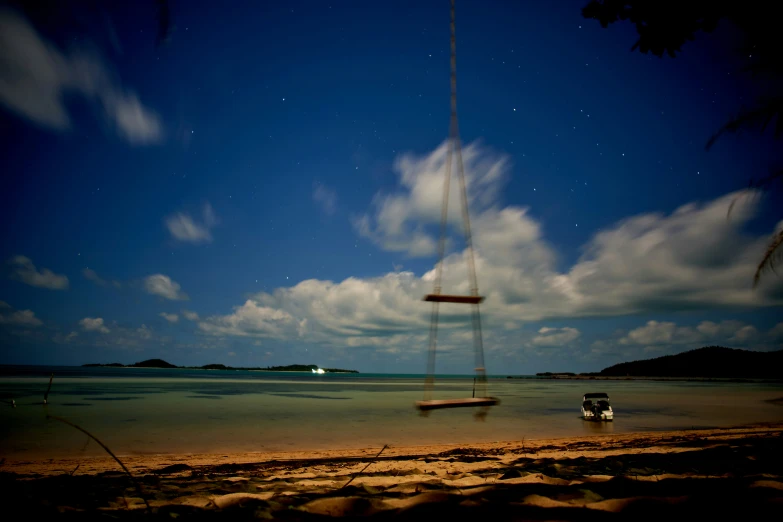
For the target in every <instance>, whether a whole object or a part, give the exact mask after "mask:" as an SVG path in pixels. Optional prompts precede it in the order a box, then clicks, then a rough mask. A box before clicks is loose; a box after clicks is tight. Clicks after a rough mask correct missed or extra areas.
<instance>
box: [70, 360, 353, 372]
mask: <svg viewBox="0 0 783 522" xmlns="http://www.w3.org/2000/svg"><path fill="white" fill-rule="evenodd" d="M82 367H83V368H171V369H180V370H254V371H261V372H312V371H313V370H318V366H317V365H315V364H289V365H288V366H267V367H266V368H260V367H255V368H245V367H233V366H226V365H225V364H205V365H204V366H176V365H174V364H171V363H169V362H166V361H164V360H163V359H147V360H146V361H141V362H137V363H134V364H121V363H109V364H98V363H92V364H82ZM323 371H324V373H359V372H358V371H356V370H341V369H339V368H323Z"/></svg>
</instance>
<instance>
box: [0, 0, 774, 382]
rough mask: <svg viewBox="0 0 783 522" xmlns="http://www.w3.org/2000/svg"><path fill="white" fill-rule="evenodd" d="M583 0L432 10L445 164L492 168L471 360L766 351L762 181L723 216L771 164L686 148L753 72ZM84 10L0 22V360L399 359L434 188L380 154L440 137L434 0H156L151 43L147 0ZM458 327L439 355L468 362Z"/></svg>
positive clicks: (748, 154)
mask: <svg viewBox="0 0 783 522" xmlns="http://www.w3.org/2000/svg"><path fill="white" fill-rule="evenodd" d="M583 4H584V1H568V2H556V3H552V4H551V5H550V4H549V3H530V2H513V3H511V2H478V1H471V0H460V1H459V2H458V6H457V9H458V11H457V40H458V53H459V54H458V91H459V101H458V104H459V115H460V128H461V135H462V139H463V142H464V143H465V144H466V146H467V145H469V144H473V147H474V148H473V149H472V150H473V151H474V152H475V154H477V155H479V156H480V157H482V158H484V159H485V161H484V162H480V163H478V164H477V166H476V167H475V169H473V171H471V169H470V168H469V175H471V172H472V173H473V174H472V175H474V176H475V177H477V178H480V177H481V176H484V175H485V174H486V171H487V169H488V166H490V165H497V166H498V169H499V171H501V172H502V173H503V180H495V181H491V182H489V183H490V186H491V187H493V188H494V190H493V191H491V194H490V196H488V198H489V199H485V200H482V201H481V202H478V201H477V202H476V203H475V206H474V207H472V208H471V211H472V213H473V217H474V220H476V221H478V222H482V223H483V225H481V224H480V225H478V226H477V227H476V235H477V237H476V242H477V244H478V254H479V256H482V255H485V256H486V257H487V263H486V264H484V265H482V264H481V263H480V265H479V274H478V276H479V284H480V287H481V288H482V289H483V291H484V293H485V295H487V296H488V299H487V302H486V306H485V307H484V313H485V319H486V321H487V328H486V331H485V333H486V336H487V338H486V340H485V344H486V346H487V367H488V369H489V371H490V373H502V372H509V373H534V372H537V371H547V370H562V371H566V370H571V371H590V370H598V369H600V368H602V367H604V366H607V365H609V364H612V363H615V362H620V361H623V360H626V359H634V358H640V357H651V356H657V355H661V354H664V353H674V352H679V351H683V350H686V349H691V348H695V347H699V346H703V345H707V344H722V345H726V346H734V347H738V348H739V347H741V348H750V349H765V350H769V349H779V348H781V347H783V345H782V344H781V343H782V342H783V326H780V325H779V324H778V321H779V320H780V317H781V313H780V312H781V308H780V304H781V302H783V294H782V292H781V284H780V280H779V279H776V276H775V275H774V274H772V275H770V276H769V277H768V278H766V279H765V283H764V285H762V287H761V288H760V289H759V290H756V291H755V292H753V291H751V290H750V282H751V280H752V274H753V270H754V268H755V263H757V261H758V259H759V258H760V256H761V253H762V249H763V247H764V242H765V240H766V238H768V237H769V234H771V233H772V232H773V230H774V228H775V226H776V222H777V220H779V219H780V218H781V216H780V214H779V212H778V211H776V209H775V205H779V204H780V200H779V196H772V199H767V200H764V199H761V200H758V201H749V200H748V201H749V202H748V203H746V204H744V205H743V206H742V210H741V211H740V212H738V213H737V215H736V217H735V218H734V219H733V220H732V221H730V222H727V221H726V220H725V210H726V209H727V208H728V201H729V200H730V199H731V197H730V196H727V195H728V194H730V193H731V192H733V191H735V190H737V189H740V188H742V187H744V186H745V185H746V184H747V182H748V180H749V179H750V178H752V177H756V178H758V177H761V176H763V175H765V174H766V172H767V170H768V168H769V167H770V166H771V165H774V164H776V162H779V161H780V160H781V155H780V153H779V152H775V150H776V149H775V147H774V145H775V144H774V143H773V141H772V140H771V138H768V137H762V138H759V137H757V136H755V135H748V136H745V135H739V136H728V137H727V138H725V139H723V140H721V141H719V142H718V144H717V145H716V146H715V147H714V148H713V150H711V151H709V152H706V151H705V150H704V143H705V142H706V140H707V139H708V138H709V136H710V135H711V134H712V133H713V132H714V131H715V130H716V129H717V128H719V127H720V125H721V124H722V123H723V122H725V121H726V120H727V119H728V118H729V117H731V116H732V115H733V114H735V113H736V112H737V111H738V110H739V109H740V107H741V106H742V105H743V104H747V103H751V102H752V100H753V99H754V98H753V95H754V93H755V92H756V91H757V84H754V83H753V82H752V81H751V79H750V78H748V77H746V76H745V75H744V74H743V73H741V72H740V69H741V67H742V65H743V64H744V63H746V62H745V60H746V57H744V56H738V55H736V53H735V52H734V48H735V45H734V44H735V43H736V39H735V38H734V36H733V35H732V33H731V31H730V30H728V28H726V27H724V28H722V29H721V30H719V31H718V32H717V33H716V34H713V35H706V36H705V35H700V36H699V38H697V40H696V41H694V42H691V43H687V44H686V45H685V46H684V49H683V52H682V54H681V56H679V57H678V58H676V59H670V58H668V57H667V58H664V59H660V58H657V57H653V56H646V55H643V54H640V53H638V52H630V51H629V49H630V47H631V45H633V43H634V42H635V40H636V34H635V30H634V29H633V27H632V26H630V25H628V24H615V25H613V26H611V27H610V28H608V29H602V28H601V27H600V25H599V24H598V23H597V22H595V21H591V20H585V19H583V18H582V17H581V13H580V11H581V8H582V7H583ZM64 5H67V3H65V4H64ZM99 5H104V6H105V7H104V9H103V10H94V9H93V10H91V9H87V8H85V7H84V5H83V4H82V3H74V4H73V7H71V8H66V7H62V8H61V10H60V11H58V12H56V13H47V12H35V13H28V14H27V15H25V14H24V13H22V12H20V11H18V10H14V9H13V8H3V11H2V13H1V14H0V18H2V20H0V22H1V23H2V27H3V34H4V35H3V37H2V38H3V40H2V44H1V47H0V64H2V63H5V64H6V67H0V75H2V77H0V140H2V148H3V150H2V159H1V160H0V161H1V163H0V171H2V180H1V181H0V188H1V189H2V190H0V222H1V223H2V242H1V243H0V259H2V263H3V274H2V277H0V301H2V302H0V306H2V308H1V309H0V362H2V363H32V364H53V363H58V364H81V363H84V362H113V361H119V362H125V363H130V362H135V361H137V360H142V359H145V358H151V357H162V358H164V359H166V360H169V361H170V362H173V363H175V364H206V363H212V362H222V363H225V364H231V365H253V366H255V365H261V366H266V365H269V364H272V365H274V364H292V363H312V364H321V365H324V366H345V367H350V368H355V369H358V370H360V371H386V372H416V373H419V372H423V371H424V356H425V352H426V337H425V336H424V334H425V333H426V324H425V323H426V321H428V313H429V308H428V306H427V305H425V304H424V303H422V302H420V301H418V299H419V298H420V294H423V293H425V292H427V291H429V288H430V285H431V283H428V282H426V281H421V279H420V278H421V277H422V276H423V275H424V274H425V272H427V271H428V270H430V269H432V267H433V265H434V262H435V257H434V256H433V255H431V252H426V251H424V252H422V251H420V250H416V249H415V248H409V246H410V244H412V242H413V241H412V237H413V235H415V233H422V234H427V235H429V237H430V238H432V237H434V236H433V234H434V232H435V230H436V228H435V227H434V226H433V223H432V222H431V220H428V219H427V217H426V215H424V214H427V212H430V211H432V210H433V209H434V210H435V211H437V209H436V208H434V207H432V205H430V206H427V205H426V204H425V203H415V201H414V200H416V198H415V197H410V189H411V184H408V185H401V176H402V173H403V171H404V170H405V167H404V166H403V167H400V164H399V163H397V162H398V161H399V160H400V158H403V157H408V158H417V159H423V158H426V157H427V156H429V155H431V154H434V155H437V151H438V150H442V149H439V147H440V146H441V145H442V144H443V142H444V140H445V138H446V137H447V135H448V117H449V113H448V110H449V100H448V96H449V83H448V81H449V78H448V76H449V69H448V67H449V58H448V52H449V10H448V2H446V1H438V2H434V1H433V2H398V3H394V4H389V5H386V4H383V3H376V2H343V1H337V0H335V1H332V2H317V3H316V2H296V1H285V2H233V3H231V6H230V7H225V6H223V5H222V4H219V3H215V2H201V1H188V2H183V1H179V2H173V4H172V23H173V30H172V31H171V34H170V38H169V41H168V42H167V43H166V44H165V45H162V46H160V47H158V46H156V45H155V44H156V32H157V20H156V11H155V4H154V2H152V1H149V2H134V3H119V4H116V3H99ZM23 50H24V51H23ZM20 53H25V54H20ZM14 57H16V58H14ZM747 59H752V58H751V57H747ZM8 63H11V64H12V66H8ZM502 158H505V163H503V159H502ZM500 163H503V164H502V165H500ZM395 165H397V167H395ZM408 165H409V166H410V163H408ZM482 169H483V170H482ZM424 170H426V169H424ZM433 175H437V172H435V173H434V174H433ZM425 178H426V172H423V170H422V169H418V170H417V169H415V168H410V173H409V178H408V179H409V180H413V181H411V183H413V184H414V185H416V180H419V181H422V180H424V179H425ZM436 179H441V178H436ZM422 183H423V181H422ZM416 186H419V185H416ZM421 186H424V185H423V184H422V185H421ZM414 192H415V190H414ZM425 192H426V193H427V194H433V191H432V190H429V191H425ZM436 192H437V191H436ZM390 194H396V195H398V196H399V198H398V199H397V200H395V201H397V202H398V203H399V202H400V201H402V203H401V205H398V206H396V207H394V208H392V207H393V205H391V204H389V205H388V207H387V210H388V212H392V213H393V215H394V216H396V218H397V219H402V220H403V221H404V222H405V224H406V225H405V227H404V228H405V230H402V231H399V230H398V232H399V233H400V235H397V236H394V237H390V235H389V234H392V235H393V233H392V232H389V230H390V228H389V227H390V226H389V223H391V222H392V221H390V217H389V216H390V215H391V214H388V213H384V212H381V210H380V209H382V208H383V202H384V201H386V202H387V203H388V202H389V201H390V200H389V199H388V197H389V195H390ZM433 197H434V198H435V199H436V200H437V201H438V202H439V195H438V194H435V195H434V196H433ZM775 197H777V199H774V198H775ZM721 198H723V199H721ZM411 201H414V203H411ZM691 204H692V205H695V206H694V207H687V208H686V209H685V210H682V211H681V215H679V217H678V216H672V213H673V212H675V211H677V209H678V208H680V207H682V206H683V205H691ZM522 207H527V209H528V210H527V212H526V213H524V214H523V215H522V216H521V217H519V216H517V218H515V219H512V220H510V221H509V220H506V221H503V220H500V219H495V218H493V217H492V216H493V215H495V217H496V213H495V214H493V212H494V211H495V210H501V209H509V208H522ZM493 209H494V210H493ZM753 211H755V213H756V218H752V217H751V215H750V214H752V212H753ZM427 215H428V214H427ZM640 215H647V217H646V218H638V217H639V216H640ZM718 215H720V218H717V217H716V216H718ZM362 216H365V217H366V218H367V219H368V221H367V222H368V223H369V224H370V229H369V231H368V230H367V229H365V230H364V231H362V228H361V226H360V225H359V222H360V221H361V218H362ZM482 216H484V218H485V219H484V220H483V221H482ZM632 218H638V219H637V220H636V221H633V220H632ZM629 220H631V221H629ZM634 223H636V225H634ZM188 225H193V226H190V228H188ZM530 230H536V232H535V233H533V235H532V236H530V235H529V234H528V232H529V231H530ZM607 231H614V232H613V233H611V234H609V235H608V236H607ZM482 232H483V233H484V235H483V237H484V238H488V237H500V238H502V239H500V240H499V241H498V242H492V243H487V244H486V245H485V246H484V250H483V251H482V244H481V241H482V239H481V237H482V236H481V234H482ZM520 238H521V239H520ZM602 238H604V239H606V238H609V239H606V240H604V239H602ZM513 241H519V242H520V245H519V248H518V249H512V250H513V252H506V251H505V250H504V249H503V248H502V246H503V245H507V244H509V243H510V242H513ZM498 245H500V246H498ZM456 247H458V243H455V248H456ZM648 249H652V250H648ZM542 252H545V254H542ZM20 256H22V257H20ZM582 256H587V257H586V258H585V257H582ZM580 263H581V264H580ZM645 263H648V264H649V266H647V265H645ZM585 267H587V268H589V270H588V269H587V268H585ZM85 269H89V270H91V271H92V272H87V273H86V275H85ZM45 271H50V272H45ZM58 276H61V277H58ZM63 277H67V283H66V282H65V280H64V279H63ZM454 277H455V278H456V279H459V277H458V276H456V275H455V276H454ZM349 278H354V279H349ZM456 279H455V281H456ZM305 280H314V281H312V284H309V285H308V284H300V283H301V282H302V281H305ZM346 280H348V281H347V282H346ZM393 281H398V283H399V284H397V285H396V286H395V283H393ZM482 281H483V283H482ZM564 281H565V282H564ZM172 282H173V283H172ZM327 282H333V283H334V284H333V285H330V284H328V283H327ZM564 284H565V285H566V286H567V287H568V288H570V290H569V291H566V290H564V289H563V288H564V286H563V285H564ZM176 285H179V286H178V287H177V286H176ZM296 285H299V286H296ZM177 288H179V290H177ZM178 292H179V293H178ZM262 292H263V293H264V294H263V295H259V293H262ZM375 292H378V294H377V295H378V296H380V297H376V294H375ZM512 294H513V295H515V296H517V297H516V298H512V297H510V296H511V295H512ZM384 296H385V297H384ZM504 296H505V297H504ZM384 299H387V300H388V301H383V300H384ZM378 300H381V301H382V302H383V303H384V306H376V303H377V302H378ZM452 311H453V312H454V313H455V314H456V313H459V312H460V311H461V310H460V309H455V310H450V312H452ZM465 311H466V310H465ZM185 312H187V314H186V313H185ZM193 312H195V314H197V317H196V315H194V314H193ZM161 314H170V315H168V319H166V318H165V317H163V316H162V315H161ZM174 315H176V320H175V319H174ZM188 317H190V318H188ZM455 320H456V319H455ZM650 321H654V322H653V323H650ZM776 325H778V326H777V327H776ZM542 329H549V330H543V331H542ZM452 330H453V331H452ZM462 331H463V330H462V329H460V328H457V327H454V328H452V329H451V330H449V329H446V330H445V332H446V333H445V336H446V338H448V336H449V335H453V337H452V338H449V340H444V349H445V350H447V351H449V352H450V353H448V354H447V355H445V357H444V358H443V359H439V370H442V371H468V370H469V369H470V368H471V367H472V356H471V355H470V354H469V353H467V352H465V350H470V346H469V343H468V342H466V341H465V340H464V339H462V338H461V337H460V336H459V332H462ZM441 361H442V363H441Z"/></svg>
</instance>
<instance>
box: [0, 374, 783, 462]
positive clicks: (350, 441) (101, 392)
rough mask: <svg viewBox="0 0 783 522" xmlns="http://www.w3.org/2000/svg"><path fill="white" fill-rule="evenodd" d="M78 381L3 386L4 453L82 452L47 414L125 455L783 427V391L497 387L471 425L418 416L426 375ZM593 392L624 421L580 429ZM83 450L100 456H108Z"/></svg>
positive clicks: (668, 385)
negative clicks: (12, 401) (45, 397)
mask: <svg viewBox="0 0 783 522" xmlns="http://www.w3.org/2000/svg"><path fill="white" fill-rule="evenodd" d="M79 372H80V373H79ZM79 372H73V376H71V377H62V376H60V375H59V374H56V376H55V379H54V385H53V387H52V391H51V394H50V396H49V402H50V404H49V406H47V407H46V408H44V407H43V406H42V405H41V400H42V394H43V391H44V390H45V389H46V385H47V383H48V376H41V377H35V378H31V377H24V378H19V377H4V378H0V396H3V397H14V398H16V400H17V404H18V405H19V407H17V408H12V407H11V406H8V405H5V404H2V405H0V456H3V457H8V456H14V457H22V456H24V457H28V458H32V457H55V456H64V455H71V454H73V452H74V451H80V449H81V448H82V446H83V445H84V439H85V436H84V434H82V433H80V432H78V431H77V430H74V429H73V428H70V427H68V426H65V425H63V424H61V423H57V422H53V421H51V420H48V421H47V419H46V412H47V411H48V412H50V413H52V414H54V415H62V416H63V417H66V418H68V419H69V420H71V421H73V422H76V423H77V424H79V425H81V426H83V427H85V428H86V429H88V430H90V431H91V432H93V433H94V434H95V435H96V436H97V437H98V438H100V439H101V440H103V441H104V442H106V443H107V444H108V445H109V446H110V447H111V448H112V449H113V450H114V451H116V452H118V453H120V454H130V453H167V452H184V453H190V452H194V453H200V452H231V451H235V452H244V451H274V450H290V449H292V448H293V449H297V448H300V449H328V448H359V447H361V448H369V447H381V446H383V445H384V444H390V445H397V446H401V445H421V444H437V443H459V444H469V443H474V442H495V441H504V440H521V439H522V438H527V439H539V438H547V437H578V436H582V435H584V436H590V435H601V434H607V433H627V432H634V431H650V430H656V431H657V430H666V429H690V428H692V427H698V426H731V425H738V424H747V423H755V422H778V421H781V420H783V406H781V404H780V402H774V401H772V402H770V401H771V400H773V399H777V398H780V397H781V396H783V386H781V385H780V384H751V383H688V382H649V381H603V382H600V383H593V382H583V381H544V380H532V379H491V380H490V383H489V391H490V393H491V394H492V395H493V396H496V397H498V398H499V399H500V400H501V405H500V406H498V407H494V408H492V409H491V411H490V412H489V415H488V416H487V418H486V420H485V422H475V421H474V419H473V413H474V411H472V410H469V409H456V410H440V411H435V412H432V413H431V414H430V415H429V416H428V417H421V416H419V415H418V412H417V411H416V410H415V408H414V402H415V401H417V400H420V399H421V398H422V393H423V379H422V378H421V377H415V378H414V377H412V376H389V375H384V376H367V375H361V377H357V376H356V375H351V376H343V375H330V374H326V375H311V374H306V375H291V376H286V375H281V374H275V375H265V374H260V373H259V372H244V373H243V372H231V373H226V372H216V373H217V375H213V374H209V372H179V371H173V372H172V371H166V370H160V371H154V372H150V371H140V372H135V371H133V370H130V371H129V370H127V369H124V370H121V371H119V372H114V374H113V375H107V372H105V371H103V370H102V369H101V370H99V371H96V372H95V373H94V374H90V373H89V372H88V371H85V370H81V369H80V370H79ZM109 373H110V372H109ZM213 373H215V372H213ZM207 374H209V375H207ZM245 374H249V375H245ZM91 375H92V376H91ZM194 375H196V376H195V377H194ZM471 390H472V378H456V377H452V378H446V379H441V380H439V381H438V383H437V385H436V390H435V398H456V397H465V396H470V392H471ZM586 392H606V393H608V394H609V396H610V397H611V400H612V406H613V408H614V410H615V420H614V422H590V421H584V420H582V418H581V416H580V415H579V413H580V406H581V399H582V395H584V394H585V393H586ZM20 398H23V400H22V401H20V400H19V399H20ZM131 418H132V419H134V422H129V421H128V419H131ZM85 451H86V453H84V454H85V455H93V454H99V453H100V448H98V447H97V446H94V445H90V446H88V448H87V450H85ZM91 452H92V453H91ZM80 454H81V453H80Z"/></svg>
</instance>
